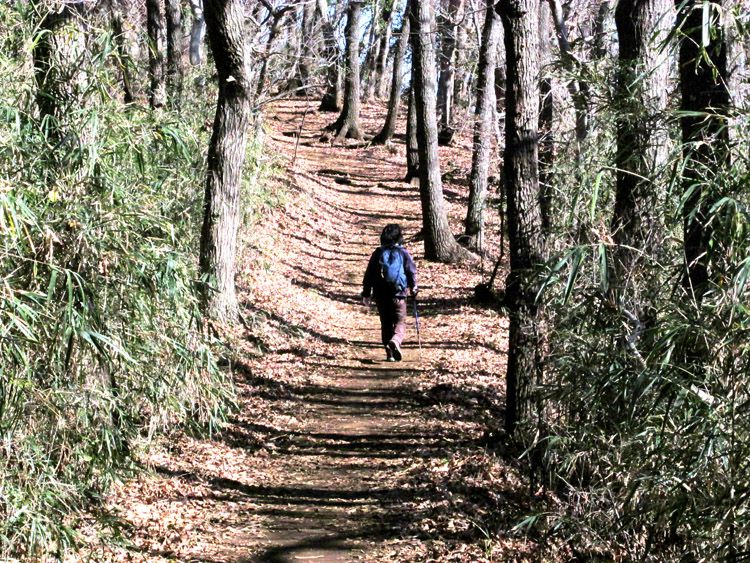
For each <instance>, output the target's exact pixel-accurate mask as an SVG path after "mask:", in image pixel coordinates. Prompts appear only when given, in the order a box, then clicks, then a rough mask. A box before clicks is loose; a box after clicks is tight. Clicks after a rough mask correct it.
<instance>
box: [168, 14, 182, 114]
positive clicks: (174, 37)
mask: <svg viewBox="0 0 750 563" xmlns="http://www.w3.org/2000/svg"><path fill="white" fill-rule="evenodd" d="M166 20H167V91H168V95H169V100H170V103H171V105H172V107H175V108H179V107H180V100H181V98H182V10H181V8H180V0H166Z"/></svg>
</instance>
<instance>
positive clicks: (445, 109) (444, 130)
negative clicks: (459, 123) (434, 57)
mask: <svg viewBox="0 0 750 563" xmlns="http://www.w3.org/2000/svg"><path fill="white" fill-rule="evenodd" d="M462 4H463V0H448V15H447V16H445V17H441V18H440V19H441V21H440V26H439V31H440V57H439V60H440V80H439V82H438V90H437V111H438V113H439V114H440V132H441V139H445V140H447V141H448V142H446V143H444V144H449V143H450V141H451V140H452V137H453V135H452V134H451V131H452V121H451V111H452V109H453V75H454V64H453V58H454V55H455V50H456V28H457V25H456V20H457V18H458V12H459V11H460V10H461V5H462Z"/></svg>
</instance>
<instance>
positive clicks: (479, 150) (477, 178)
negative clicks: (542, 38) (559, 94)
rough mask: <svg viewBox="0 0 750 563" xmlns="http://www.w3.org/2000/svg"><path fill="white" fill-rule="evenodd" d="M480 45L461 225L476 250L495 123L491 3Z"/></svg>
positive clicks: (495, 22)
mask: <svg viewBox="0 0 750 563" xmlns="http://www.w3.org/2000/svg"><path fill="white" fill-rule="evenodd" d="M485 11H486V13H485V19H484V28H483V30H482V43H481V45H480V48H479V75H478V77H477V103H476V108H475V111H474V117H475V120H476V121H475V123H474V154H473V156H472V160H471V175H470V177H469V206H468V210H467V212H466V220H465V221H464V234H465V235H466V237H467V243H468V246H469V248H473V249H477V250H479V246H480V244H481V241H482V239H483V235H484V205H485V200H486V199H487V177H488V174H489V168H490V156H491V152H492V135H493V133H494V120H495V84H494V82H495V66H496V64H497V45H498V43H499V41H500V28H501V26H502V23H501V22H500V16H499V15H498V14H497V12H496V11H495V8H494V1H493V0H487V2H486V8H485Z"/></svg>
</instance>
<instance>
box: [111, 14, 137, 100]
mask: <svg viewBox="0 0 750 563" xmlns="http://www.w3.org/2000/svg"><path fill="white" fill-rule="evenodd" d="M109 11H110V12H109V13H110V20H111V22H112V32H113V34H114V41H115V46H116V47H117V58H118V65H117V66H118V67H119V69H120V73H121V74H122V93H123V101H124V102H125V103H126V104H130V103H133V102H134V101H135V94H134V92H133V78H132V76H131V74H130V67H131V64H132V60H131V57H130V54H129V53H128V49H127V46H126V37H125V26H124V25H123V20H124V16H123V10H122V5H121V3H120V1H119V0H115V1H113V2H110V3H109Z"/></svg>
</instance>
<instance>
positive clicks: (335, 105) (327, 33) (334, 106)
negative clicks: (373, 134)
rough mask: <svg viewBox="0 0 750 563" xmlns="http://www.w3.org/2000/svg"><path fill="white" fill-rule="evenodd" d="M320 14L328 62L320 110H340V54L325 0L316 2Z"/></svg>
mask: <svg viewBox="0 0 750 563" xmlns="http://www.w3.org/2000/svg"><path fill="white" fill-rule="evenodd" d="M315 6H316V8H317V11H318V15H319V17H320V19H321V21H322V22H323V41H324V45H325V58H326V61H327V63H328V69H327V71H326V86H325V92H324V93H323V98H322V99H321V101H320V107H319V108H318V109H319V110H320V111H339V110H340V109H341V89H340V88H339V82H340V79H339V68H340V58H341V57H340V54H339V48H338V43H337V41H336V33H335V31H334V29H333V24H332V23H331V21H330V20H329V19H328V11H327V7H326V2H325V0H318V1H317V3H316V4H315Z"/></svg>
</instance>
